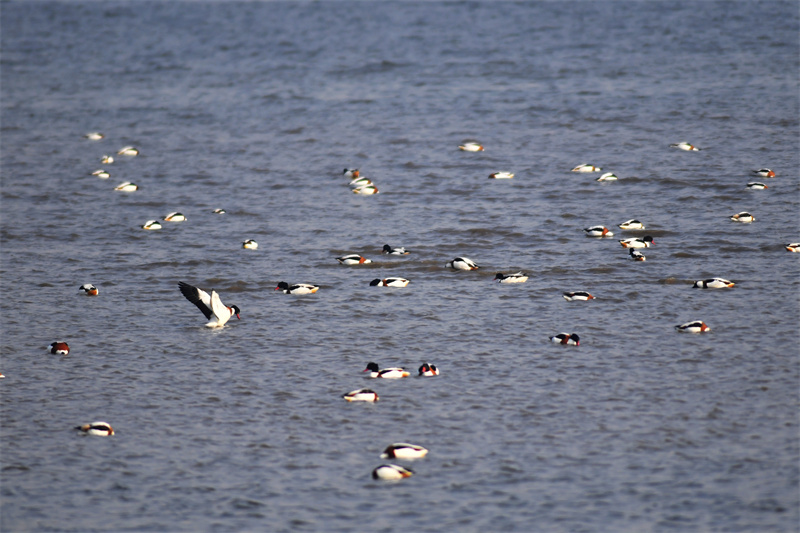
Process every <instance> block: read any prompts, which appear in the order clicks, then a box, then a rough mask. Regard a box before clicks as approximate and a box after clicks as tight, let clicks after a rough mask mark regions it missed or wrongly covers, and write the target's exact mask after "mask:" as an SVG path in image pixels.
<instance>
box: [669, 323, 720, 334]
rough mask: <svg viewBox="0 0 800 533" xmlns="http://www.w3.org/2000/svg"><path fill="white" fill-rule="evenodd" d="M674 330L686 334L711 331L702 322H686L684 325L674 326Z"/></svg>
mask: <svg viewBox="0 0 800 533" xmlns="http://www.w3.org/2000/svg"><path fill="white" fill-rule="evenodd" d="M675 329H677V330H678V331H683V332H686V333H705V332H707V331H711V328H710V327H708V325H707V324H706V323H705V322H703V321H702V320H695V321H693V322H687V323H686V324H679V325H677V326H675Z"/></svg>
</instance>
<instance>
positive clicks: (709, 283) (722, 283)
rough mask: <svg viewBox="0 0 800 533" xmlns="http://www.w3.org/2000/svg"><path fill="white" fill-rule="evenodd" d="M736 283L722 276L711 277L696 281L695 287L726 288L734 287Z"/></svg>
mask: <svg viewBox="0 0 800 533" xmlns="http://www.w3.org/2000/svg"><path fill="white" fill-rule="evenodd" d="M734 285H736V284H735V283H733V282H732V281H728V280H727V279H722V278H710V279H705V280H700V281H695V282H694V285H692V287H694V288H695V289H725V288H729V287H733V286H734Z"/></svg>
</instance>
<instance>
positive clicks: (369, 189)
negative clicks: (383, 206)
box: [353, 185, 379, 195]
mask: <svg viewBox="0 0 800 533" xmlns="http://www.w3.org/2000/svg"><path fill="white" fill-rule="evenodd" d="M353 192H354V193H356V194H364V195H369V194H378V192H379V191H378V188H377V187H376V186H374V185H364V186H362V187H357V188H355V189H353Z"/></svg>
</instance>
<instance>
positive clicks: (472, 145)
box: [458, 142, 483, 152]
mask: <svg viewBox="0 0 800 533" xmlns="http://www.w3.org/2000/svg"><path fill="white" fill-rule="evenodd" d="M458 149H459V150H462V151H464V152H483V146H481V145H480V144H478V143H476V142H466V143H464V144H461V145H459V146H458Z"/></svg>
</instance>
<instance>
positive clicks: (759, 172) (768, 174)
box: [753, 168, 775, 178]
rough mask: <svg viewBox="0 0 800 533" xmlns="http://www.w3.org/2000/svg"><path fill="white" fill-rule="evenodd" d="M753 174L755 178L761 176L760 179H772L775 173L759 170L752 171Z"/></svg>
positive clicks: (764, 169)
mask: <svg viewBox="0 0 800 533" xmlns="http://www.w3.org/2000/svg"><path fill="white" fill-rule="evenodd" d="M753 174H755V175H756V176H761V177H762V178H774V177H775V172H774V171H773V170H771V169H769V168H759V169H758V170H754V171H753Z"/></svg>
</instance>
